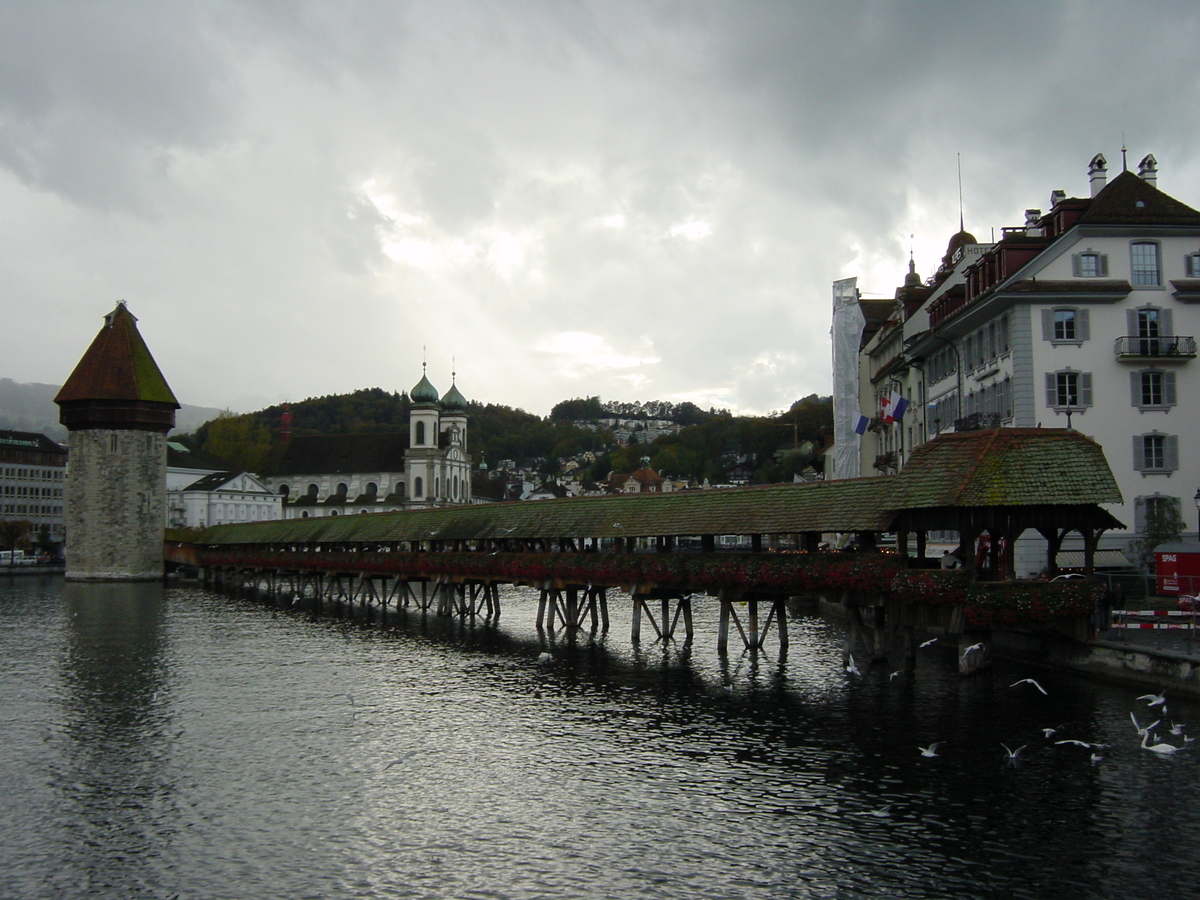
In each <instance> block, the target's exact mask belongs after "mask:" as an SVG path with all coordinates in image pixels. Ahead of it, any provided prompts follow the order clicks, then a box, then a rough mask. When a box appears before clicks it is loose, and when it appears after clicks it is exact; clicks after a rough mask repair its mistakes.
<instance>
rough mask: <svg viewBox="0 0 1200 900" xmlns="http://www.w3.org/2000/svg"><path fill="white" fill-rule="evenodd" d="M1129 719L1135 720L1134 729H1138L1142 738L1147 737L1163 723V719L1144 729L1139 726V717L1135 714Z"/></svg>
mask: <svg viewBox="0 0 1200 900" xmlns="http://www.w3.org/2000/svg"><path fill="white" fill-rule="evenodd" d="M1129 718H1131V719H1133V727H1134V728H1136V729H1137V733H1138V735H1139V736H1140V737H1145V736H1146V735H1147V734H1149V733H1150V729H1152V728H1153V727H1154V726H1155V725H1157V724H1158V723H1159V722H1161V721H1162V719H1156V720H1155V721H1154V722H1153V723H1152V724H1150V725H1147V726H1146V727H1145V728H1143V727H1142V726H1141V725H1140V724H1138V720H1137V716H1135V715H1134V714H1133V713H1130V714H1129Z"/></svg>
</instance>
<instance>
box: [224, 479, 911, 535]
mask: <svg viewBox="0 0 1200 900" xmlns="http://www.w3.org/2000/svg"><path fill="white" fill-rule="evenodd" d="M884 487H885V479H880V478H860V479H854V480H851V481H828V482H817V483H814V484H769V485H757V486H754V487H744V488H724V489H720V490H707V491H681V492H679V493H674V494H621V495H616V496H611V497H577V498H570V499H565V500H527V501H524V502H518V501H514V502H510V503H486V504H481V505H478V506H452V507H445V508H442V509H426V510H403V511H400V512H394V513H375V514H371V515H351V516H335V517H320V518H309V519H288V520H286V521H279V522H258V523H246V524H240V525H219V526H214V527H212V528H209V529H208V530H207V531H206V532H205V534H204V536H203V537H202V538H201V540H200V543H205V544H243V543H264V544H273V543H285V542H286V543H291V542H295V543H309V542H322V543H341V542H348V543H358V542H365V543H372V542H376V541H378V542H392V541H428V540H482V539H504V538H514V539H518V538H559V537H584V536H586V537H600V538H603V537H655V536H666V535H672V536H688V535H702V534H790V533H796V532H802V531H833V530H837V531H884V530H886V528H887V526H888V524H889V522H890V521H891V515H890V514H889V513H888V511H887V510H884V509H881V507H880V503H879V499H880V496H881V493H882V492H881V488H884Z"/></svg>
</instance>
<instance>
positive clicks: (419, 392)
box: [408, 372, 438, 403]
mask: <svg viewBox="0 0 1200 900" xmlns="http://www.w3.org/2000/svg"><path fill="white" fill-rule="evenodd" d="M408 396H409V397H410V398H411V399H412V402H413V403H437V402H438V392H437V388H435V387H434V386H433V385H432V384H430V383H429V379H428V378H426V377H425V373H424V372H422V373H421V380H420V381H418V382H417V386H416V387H414V388H413V389H412V390H411V391H409V392H408Z"/></svg>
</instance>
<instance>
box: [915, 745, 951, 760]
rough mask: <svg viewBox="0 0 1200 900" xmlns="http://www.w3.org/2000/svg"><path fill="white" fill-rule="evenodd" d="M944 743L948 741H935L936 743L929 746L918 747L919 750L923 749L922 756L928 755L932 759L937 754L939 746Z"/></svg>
mask: <svg viewBox="0 0 1200 900" xmlns="http://www.w3.org/2000/svg"><path fill="white" fill-rule="evenodd" d="M944 743H946V742H945V741H935V742H934V743H932V744H930V745H929V746H928V747H918V748H917V749H918V750H919V751H921V755H922V756H924V757H926V758H927V759H932V758H933V757H935V756H937V748H938V747H940V746H942V744H944Z"/></svg>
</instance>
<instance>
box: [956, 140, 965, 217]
mask: <svg viewBox="0 0 1200 900" xmlns="http://www.w3.org/2000/svg"><path fill="white" fill-rule="evenodd" d="M955 156H957V157H958V230H959V231H966V230H967V229H966V228H964V227H963V205H962V153H956V154H955Z"/></svg>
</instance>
